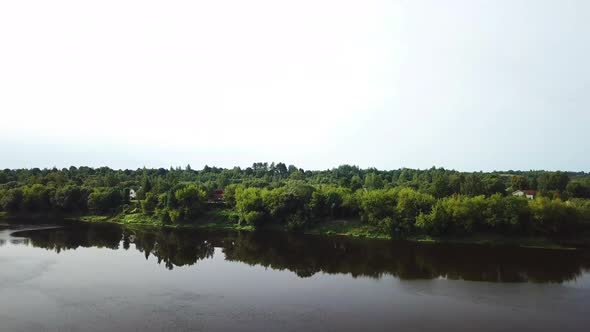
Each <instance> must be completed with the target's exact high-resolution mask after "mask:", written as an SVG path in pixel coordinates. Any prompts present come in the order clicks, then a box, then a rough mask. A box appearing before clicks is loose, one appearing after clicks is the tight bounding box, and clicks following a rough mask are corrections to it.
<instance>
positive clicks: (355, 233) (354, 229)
mask: <svg viewBox="0 0 590 332" xmlns="http://www.w3.org/2000/svg"><path fill="white" fill-rule="evenodd" d="M231 214H232V211H231V210H229V209H214V210H210V211H208V212H207V213H205V214H204V215H203V216H202V217H201V218H198V219H197V220H194V221H193V222H191V223H182V224H175V225H165V224H162V223H160V222H159V221H158V220H157V218H154V217H153V216H149V215H145V214H143V213H140V212H139V213H119V214H113V215H106V214H104V215H97V214H46V213H37V214H35V213H26V214H23V213H20V214H7V213H5V212H0V224H6V223H14V222H16V223H39V222H43V223H48V222H49V223H51V221H57V220H67V221H70V222H84V223H113V224H119V225H122V226H125V227H131V228H137V227H141V228H169V229H179V230H182V229H190V230H199V229H202V230H233V231H247V232H253V231H257V230H258V231H275V232H276V231H279V232H295V233H304V234H309V235H315V236H321V237H334V236H336V237H351V238H359V239H379V240H405V241H412V242H422V243H461V244H479V245H488V246H517V247H524V248H543V249H557V250H576V249H578V248H588V247H590V234H577V235H576V236H571V237H558V238H550V237H542V236H512V235H511V236H508V235H501V234H486V233H479V234H468V235H462V236H438V237H437V236H430V235H421V234H414V235H408V236H399V237H393V236H391V235H389V234H386V233H384V232H382V231H380V230H379V229H378V228H377V227H375V226H372V225H367V224H364V223H362V222H361V221H360V220H358V219H336V220H322V221H317V222H316V223H313V224H312V225H311V226H308V227H306V228H305V229H302V230H298V231H292V230H288V229H287V228H286V227H279V226H276V225H273V226H265V227H259V228H256V227H254V226H252V225H240V224H239V223H238V222H236V221H234V220H232V217H231Z"/></svg>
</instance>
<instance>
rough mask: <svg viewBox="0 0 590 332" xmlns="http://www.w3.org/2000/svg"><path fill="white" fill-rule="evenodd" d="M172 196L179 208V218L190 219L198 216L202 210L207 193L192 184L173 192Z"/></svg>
mask: <svg viewBox="0 0 590 332" xmlns="http://www.w3.org/2000/svg"><path fill="white" fill-rule="evenodd" d="M174 197H175V198H176V202H177V204H178V206H179V209H180V216H181V217H182V218H180V219H181V220H185V221H190V220H193V219H195V218H198V217H199V216H200V215H201V214H202V213H203V212H204V205H205V201H206V200H207V193H206V192H205V191H204V190H203V189H201V188H199V187H197V186H196V185H194V184H189V185H187V186H186V187H184V188H181V189H178V190H176V191H175V192H174Z"/></svg>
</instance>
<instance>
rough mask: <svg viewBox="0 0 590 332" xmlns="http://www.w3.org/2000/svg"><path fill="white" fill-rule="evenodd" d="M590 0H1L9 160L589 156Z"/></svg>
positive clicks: (381, 162) (575, 165) (1, 111)
mask: <svg viewBox="0 0 590 332" xmlns="http://www.w3.org/2000/svg"><path fill="white" fill-rule="evenodd" d="M589 89H590V1H586V0H579V1H562V0H560V1H557V0H546V1H545V0H528V1H517V0H465V1H452V0H445V1H440V0H432V1H422V0H411V1H410V0H406V1H403V0H398V1H393V0H392V1H367V0H362V1H361V0H359V1H342V0H339V1H338V0H336V1H319V0H314V1H301V0H299V1H279V0H269V1H253V0H249V1H243V0H242V1H239V0H238V1H222V0H218V1H194V0H193V1H146V0H138V1H130V0H116V1H105V0H103V1H82V0H72V1H62V0H52V1H46V0H40V1H31V0H19V1H0V168H6V167H8V168H15V167H52V166H57V167H67V166H70V165H76V166H79V165H89V166H103V165H106V166H111V167H114V168H137V167H142V166H144V165H145V166H147V167H168V166H170V165H175V166H176V165H181V166H184V165H186V164H188V163H190V164H191V165H192V166H193V168H200V167H202V166H203V165H205V164H208V165H216V166H225V167H230V166H234V165H240V166H247V165H250V164H251V163H252V162H256V161H269V162H270V161H283V162H285V163H288V164H289V163H293V164H296V165H298V166H301V167H304V168H306V169H325V168H330V167H333V166H337V165H339V164H343V163H349V164H356V165H359V166H362V167H369V166H374V167H378V168H399V167H418V168H428V167H431V166H433V165H436V166H443V167H446V168H455V169H460V170H480V169H482V170H492V169H562V170H585V171H590V133H589V132H590V90H589Z"/></svg>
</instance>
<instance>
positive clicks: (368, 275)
mask: <svg viewBox="0 0 590 332" xmlns="http://www.w3.org/2000/svg"><path fill="white" fill-rule="evenodd" d="M57 226H59V227H57V228H56V227H53V228H52V225H46V226H45V227H44V229H38V228H39V226H35V227H26V226H23V225H19V226H15V225H12V226H10V227H8V228H6V229H3V230H2V229H0V267H1V269H0V299H2V300H1V301H0V331H45V330H46V331H106V330H111V331H161V330H181V331H183V330H186V331H200V330H203V331H232V330H233V331H276V330H284V331H358V330H365V331H370V330H375V331H386V330H387V331H391V330H397V331H418V330H420V331H430V330H432V331H435V330H436V331H440V330H451V329H452V330H455V331H474V330H478V331H502V330H503V331H505V330H515V329H521V330H529V329H531V330H536V331H555V330H560V331H585V330H587V327H588V326H590V325H589V323H590V317H589V315H588V313H590V309H589V308H590V270H589V269H590V254H589V253H588V252H587V251H584V250H575V251H571V250H544V249H525V248H514V247H490V246H476V245H448V244H418V243H412V242H403V241H371V240H359V239H348V238H338V237H313V236H304V235H296V234H285V233H268V232H266V233H259V232H254V233H251V232H247V233H240V232H210V231H209V232H205V231H186V230H183V231H173V230H156V229H153V230H130V229H123V228H121V227H119V226H117V225H109V224H104V225H101V224H80V223H74V224H63V223H59V225H57Z"/></svg>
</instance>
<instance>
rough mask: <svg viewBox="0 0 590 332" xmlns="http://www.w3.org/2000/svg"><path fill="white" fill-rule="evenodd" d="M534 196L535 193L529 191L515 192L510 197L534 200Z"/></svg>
mask: <svg viewBox="0 0 590 332" xmlns="http://www.w3.org/2000/svg"><path fill="white" fill-rule="evenodd" d="M536 195H537V191H535V190H531V189H527V190H517V191H515V192H513V193H512V196H518V197H526V198H528V199H534V198H535V196H536Z"/></svg>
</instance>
